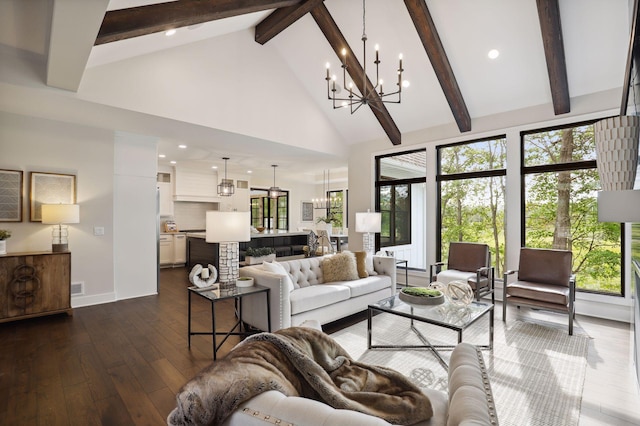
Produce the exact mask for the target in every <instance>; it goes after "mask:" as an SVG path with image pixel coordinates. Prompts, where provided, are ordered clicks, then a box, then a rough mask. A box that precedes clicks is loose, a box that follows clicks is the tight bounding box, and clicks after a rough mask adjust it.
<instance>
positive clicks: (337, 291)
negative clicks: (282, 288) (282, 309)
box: [290, 284, 351, 315]
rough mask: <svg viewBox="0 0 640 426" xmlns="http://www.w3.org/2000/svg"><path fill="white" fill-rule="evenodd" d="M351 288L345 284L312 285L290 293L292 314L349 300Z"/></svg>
mask: <svg viewBox="0 0 640 426" xmlns="http://www.w3.org/2000/svg"><path fill="white" fill-rule="evenodd" d="M350 296H351V290H350V289H349V287H346V286H344V285H334V284H326V285H312V286H309V287H303V288H299V289H296V290H295V291H292V292H291V293H290V299H291V315H296V314H299V313H301V312H307V311H310V310H312V309H316V308H321V307H324V306H328V305H331V304H333V303H338V302H342V301H343V300H348V299H349V298H350Z"/></svg>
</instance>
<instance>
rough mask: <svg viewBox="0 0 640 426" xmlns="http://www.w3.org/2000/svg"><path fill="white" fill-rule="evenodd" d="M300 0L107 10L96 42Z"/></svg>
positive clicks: (226, 0) (187, 0)
mask: <svg viewBox="0 0 640 426" xmlns="http://www.w3.org/2000/svg"><path fill="white" fill-rule="evenodd" d="M298 3H300V0H278V1H276V0H180V1H172V2H168V3H157V4H149V5H145V6H138V7H132V8H128V9H119V10H112V11H109V12H107V14H106V15H105V17H104V21H102V27H100V32H99V33H98V37H97V38H96V42H95V44H96V45H99V44H104V43H110V42H112V41H118V40H124V39H128V38H132V37H138V36H142V35H146V34H152V33H157V32H161V31H167V30H170V29H172V28H180V27H186V26H189V25H195V24H201V23H203V22H209V21H215V20H217V19H224V18H230V17H232V16H238V15H244V14H246V13H253V12H260V11H263V10H269V9H277V8H281V7H289V6H293V5H296V4H298Z"/></svg>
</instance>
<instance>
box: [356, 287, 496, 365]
mask: <svg viewBox="0 0 640 426" xmlns="http://www.w3.org/2000/svg"><path fill="white" fill-rule="evenodd" d="M445 303H446V302H445ZM449 306H450V305H449ZM407 307H408V309H407ZM443 307H445V308H446V307H447V306H445V305H434V306H421V307H416V308H414V307H413V306H412V305H409V304H407V303H405V302H403V301H402V300H400V298H399V297H398V295H397V294H396V295H395V296H392V297H389V298H386V299H383V300H381V301H379V302H377V303H375V304H372V305H369V308H368V310H367V347H368V348H369V349H429V350H430V351H431V352H432V353H433V355H434V356H435V357H436V358H437V359H438V361H439V362H440V364H441V365H442V366H443V367H444V369H445V370H448V369H449V366H448V365H447V363H446V361H445V360H444V359H443V358H442V356H441V355H440V353H438V350H439V349H440V350H453V348H455V346H456V345H434V344H431V343H430V342H429V340H428V339H427V338H426V337H425V336H424V335H423V334H422V333H421V332H420V330H418V329H417V328H416V327H415V325H414V321H419V322H424V323H427V324H432V325H436V326H439V327H444V328H448V329H450V330H454V331H456V332H457V333H458V343H461V342H462V332H463V330H465V329H466V328H468V327H469V326H470V325H472V324H474V323H475V322H476V321H478V320H479V319H480V318H482V317H483V316H484V315H486V314H489V344H488V345H479V346H478V348H480V349H487V350H492V349H493V325H494V305H493V304H491V303H483V302H476V301H473V302H471V305H470V308H471V309H472V311H471V316H470V317H469V319H468V320H467V321H460V322H457V323H453V322H452V321H447V319H446V318H444V317H443V316H442V315H441V314H439V313H440V312H441V311H440V310H439V309H441V308H443ZM400 309H404V310H407V311H408V312H405V311H402V310H400ZM451 309H453V308H451ZM461 309H464V308H461ZM375 312H380V313H381V312H385V313H389V314H392V315H397V316H401V317H405V318H409V319H410V320H411V330H413V332H414V333H415V334H416V336H417V337H418V339H420V341H421V342H422V343H423V344H422V345H374V344H372V343H371V342H372V338H373V330H372V320H373V316H374V314H375Z"/></svg>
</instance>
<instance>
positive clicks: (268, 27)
mask: <svg viewBox="0 0 640 426" xmlns="http://www.w3.org/2000/svg"><path fill="white" fill-rule="evenodd" d="M323 1H324V0H304V1H302V2H300V3H299V4H297V5H294V6H289V7H282V8H280V9H277V10H276V11H274V12H273V13H272V14H271V15H269V16H267V17H266V18H265V19H264V20H263V21H262V22H260V23H259V24H258V25H256V42H258V43H260V44H265V43H266V42H268V41H269V40H271V39H272V38H274V37H275V36H277V35H278V34H280V33H281V32H282V31H284V30H285V29H286V28H287V27H289V25H291V24H293V23H294V22H296V21H297V20H298V19H300V18H302V17H303V16H304V15H306V14H307V13H309V12H311V9H313V8H314V7H316V6H317V5H318V4H320V3H322V2H323Z"/></svg>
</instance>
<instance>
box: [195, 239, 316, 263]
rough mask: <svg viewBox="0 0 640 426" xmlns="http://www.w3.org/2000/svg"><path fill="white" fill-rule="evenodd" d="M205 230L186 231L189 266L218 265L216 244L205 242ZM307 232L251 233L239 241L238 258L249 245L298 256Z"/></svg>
mask: <svg viewBox="0 0 640 426" xmlns="http://www.w3.org/2000/svg"><path fill="white" fill-rule="evenodd" d="M205 236H206V233H205V232H187V263H188V266H189V267H193V265H196V264H202V265H206V264H209V263H210V264H212V265H214V266H215V267H216V268H217V267H218V244H217V243H207V242H206V241H205ZM308 237H309V233H308V232H302V231H293V232H289V231H279V230H276V231H264V232H260V233H255V232H253V233H251V240H250V241H242V242H240V245H239V248H240V253H239V258H240V259H239V260H240V261H242V260H244V253H245V251H246V250H247V248H249V247H254V248H258V247H272V248H273V249H274V251H275V253H276V257H287V256H298V255H301V254H303V253H304V246H306V245H307V239H308Z"/></svg>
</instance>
